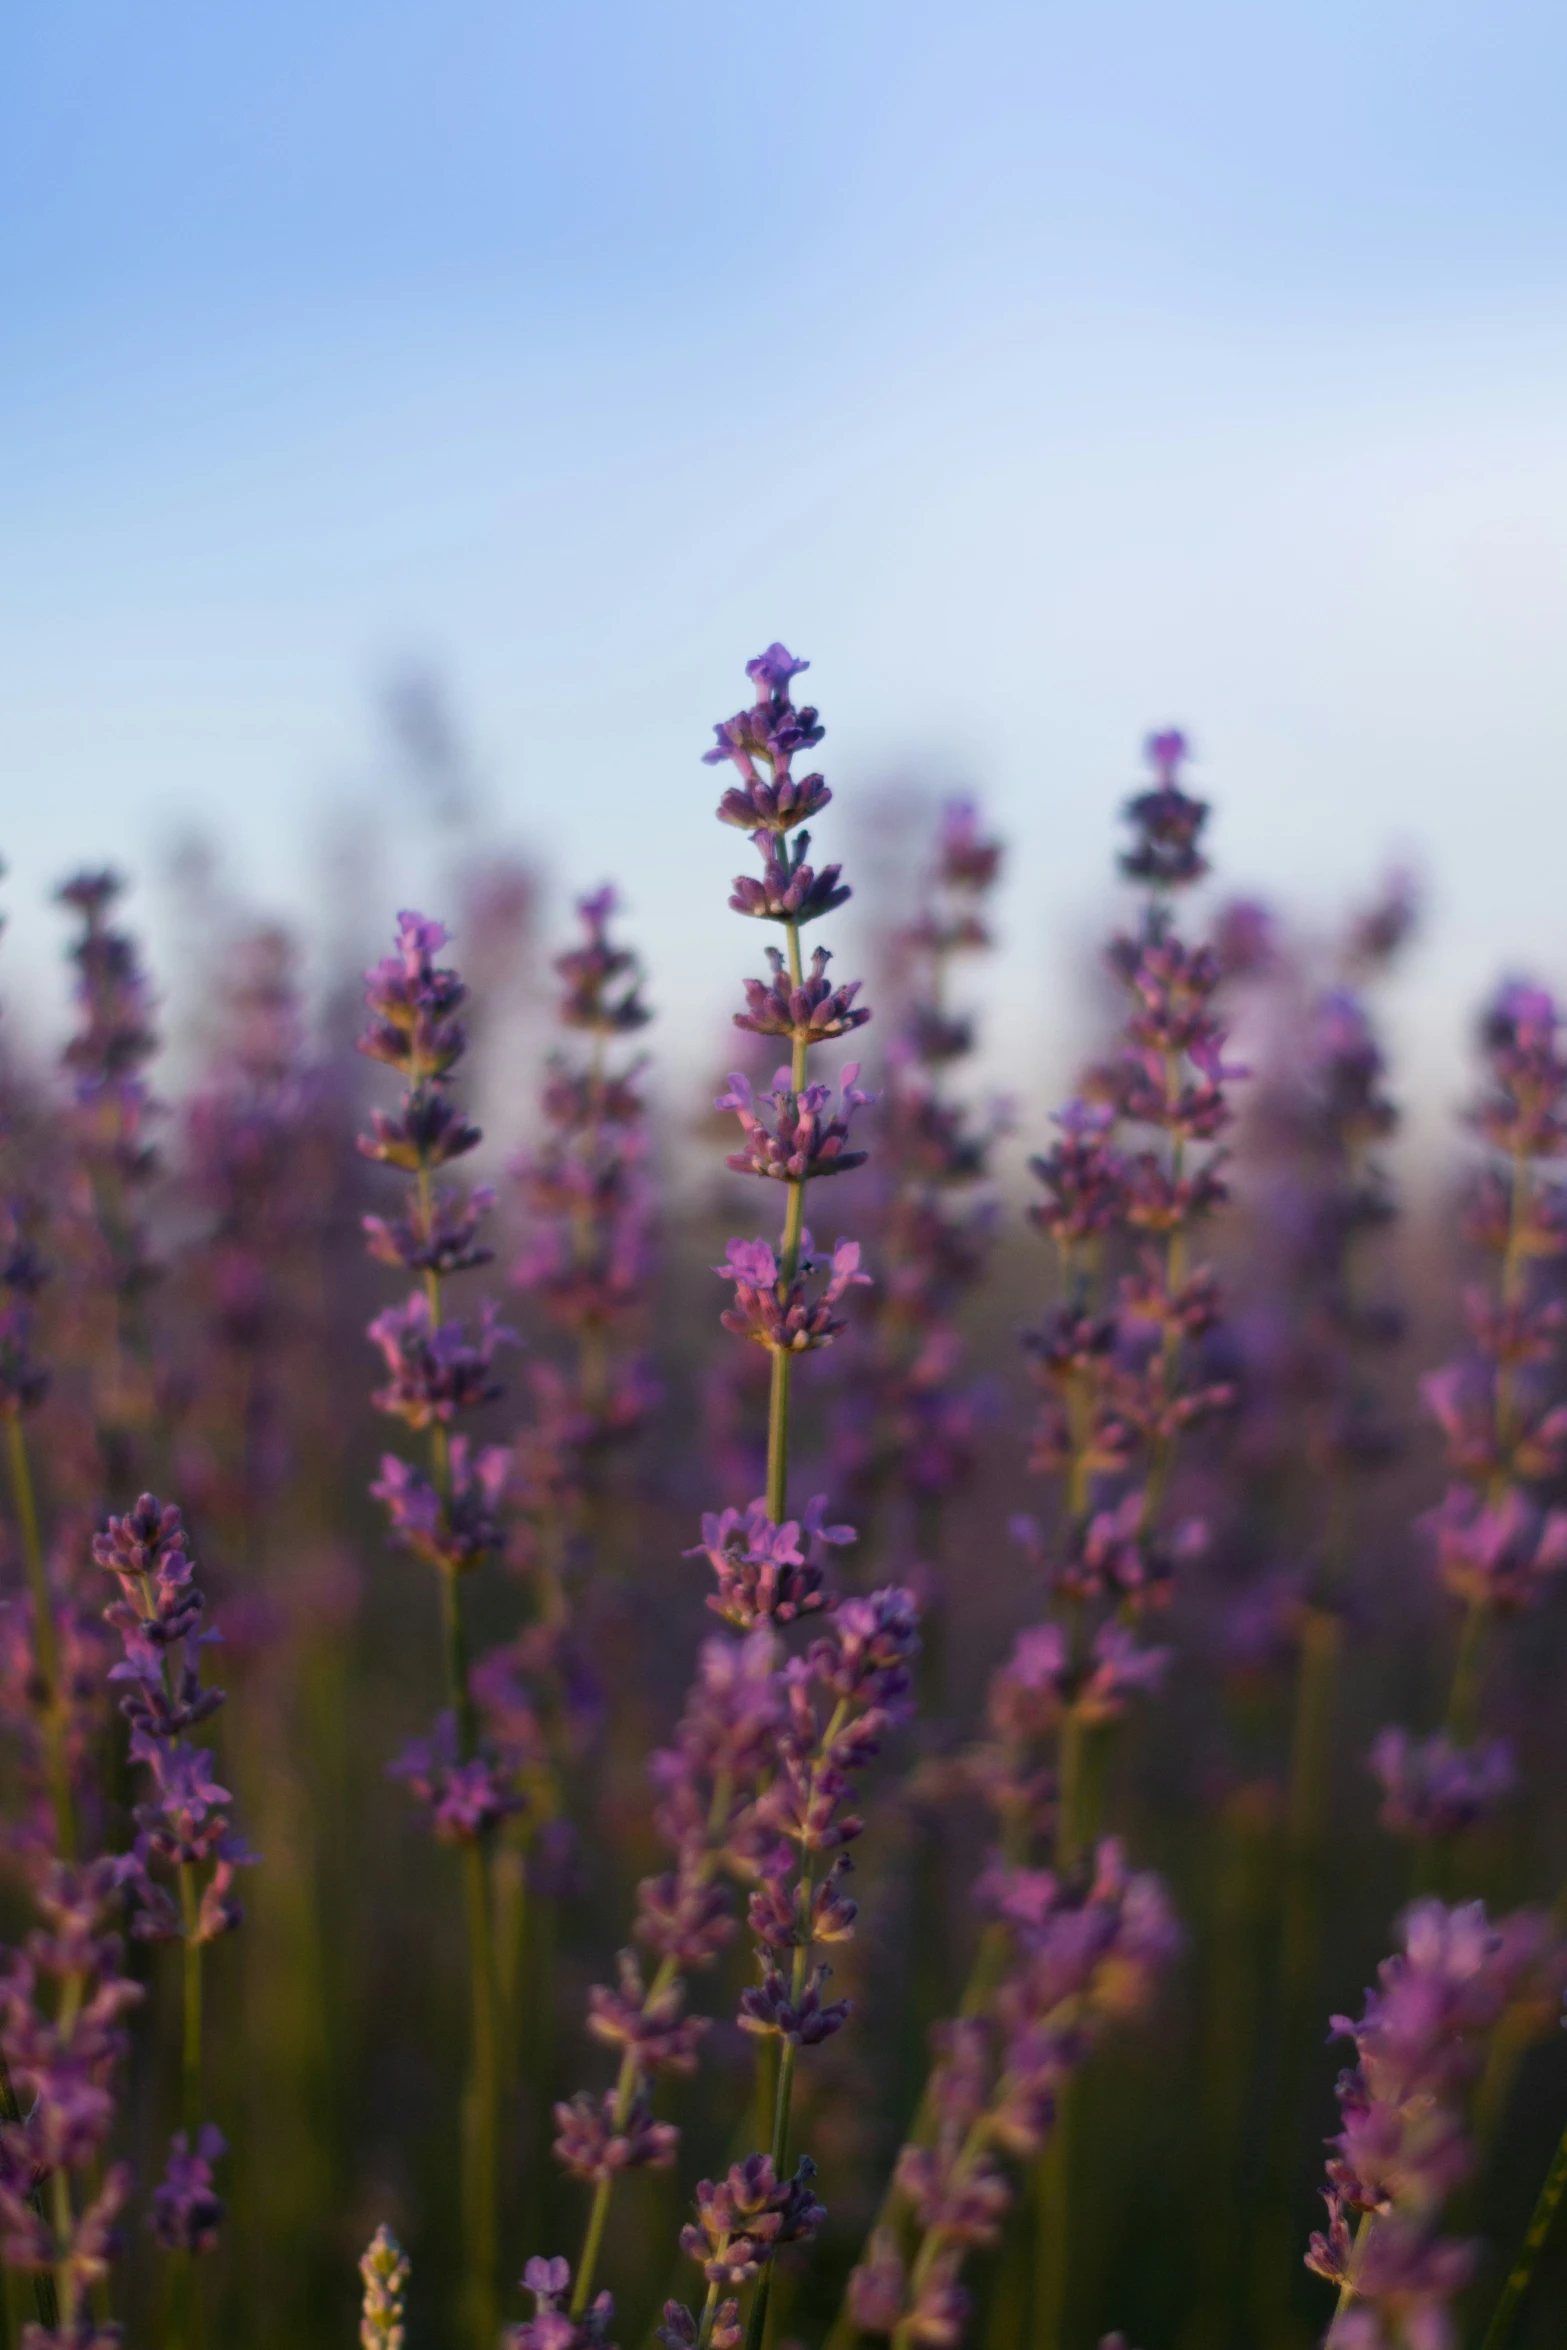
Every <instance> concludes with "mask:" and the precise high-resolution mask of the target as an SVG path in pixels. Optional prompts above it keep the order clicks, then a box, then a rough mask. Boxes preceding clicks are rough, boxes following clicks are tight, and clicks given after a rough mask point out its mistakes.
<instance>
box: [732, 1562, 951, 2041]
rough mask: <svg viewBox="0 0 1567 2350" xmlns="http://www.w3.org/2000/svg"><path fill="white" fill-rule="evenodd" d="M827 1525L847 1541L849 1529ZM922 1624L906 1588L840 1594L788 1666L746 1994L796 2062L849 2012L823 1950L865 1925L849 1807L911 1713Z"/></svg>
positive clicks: (745, 2003)
mask: <svg viewBox="0 0 1567 2350" xmlns="http://www.w3.org/2000/svg"><path fill="white" fill-rule="evenodd" d="M828 1531H829V1535H830V1536H837V1537H838V1538H840V1539H841V1538H842V1536H843V1535H844V1534H845V1533H846V1532H847V1529H846V1528H841V1527H834V1528H831V1529H829V1530H828ZM918 1624H919V1618H918V1612H917V1610H916V1607H915V1604H914V1600H913V1598H912V1596H911V1595H910V1593H908V1592H907V1591H901V1590H898V1589H896V1588H893V1587H890V1586H889V1587H888V1588H887V1589H885V1590H881V1591H875V1592H872V1593H870V1594H869V1595H868V1596H867V1597H865V1598H853V1599H843V1600H840V1601H839V1602H838V1604H837V1605H836V1607H835V1608H834V1609H833V1610H832V1612H831V1614H830V1615H829V1616H828V1619H827V1624H826V1629H825V1631H824V1632H823V1633H822V1634H821V1636H820V1637H818V1638H817V1639H815V1640H813V1641H812V1643H811V1645H810V1647H809V1649H808V1650H807V1651H806V1653H805V1655H804V1656H803V1657H798V1658H795V1659H793V1660H792V1661H791V1662H790V1663H789V1664H788V1665H786V1666H785V1667H784V1668H783V1671H782V1673H781V1675H780V1680H781V1683H782V1695H783V1709H782V1714H781V1719H780V1721H779V1725H778V1728H777V1731H776V1734H775V1739H774V1749H773V1768H772V1774H771V1776H770V1779H769V1782H768V1785H767V1786H766V1788H765V1789H764V1790H763V1792H762V1794H761V1796H760V1798H759V1800H758V1802H757V1805H756V1809H755V1825H756V1828H757V1830H758V1832H759V1834H760V1835H761V1836H762V1837H763V1838H764V1839H765V1843H764V1845H763V1847H762V1849H761V1850H760V1851H759V1852H758V1854H757V1856H756V1860H755V1864H754V1865H755V1873H756V1879H757V1882H756V1889H755V1891H754V1892H753V1893H752V1895H751V1899H750V1904H749V1907H748V1911H747V1920H748V1923H749V1925H750V1929H751V1934H752V1937H753V1939H754V1942H755V1948H756V1963H757V1972H758V1975H759V1978H760V1980H759V1981H758V1982H757V1983H755V1984H753V1985H751V1986H750V1987H749V1988H748V1989H746V1990H745V1991H743V1992H742V1993H741V1995H740V2023H741V2026H742V2028H743V2029H744V2030H746V2031H748V2032H751V2033H754V2034H755V2035H756V2036H757V2037H759V2038H771V2037H776V2038H778V2039H779V2040H780V2041H781V2042H782V2043H783V2044H784V2045H785V2048H786V2049H787V2050H788V2052H789V2055H790V2058H791V2060H792V2053H793V2051H794V2050H795V2049H797V2048H800V2047H813V2046H815V2045H816V2044H817V2043H818V2042H820V2041H822V2040H826V2039H830V2038H831V2037H832V2035H833V2034H834V2033H835V2032H837V2031H839V2030H841V2029H842V2027H843V2025H844V2024H845V2023H846V2022H847V2021H848V2015H849V2010H848V2006H847V2003H846V2002H845V2001H843V2000H835V1999H827V1998H825V1997H824V1996H823V1994H824V1991H825V1987H826V1983H827V1979H828V1975H829V1971H830V1970H829V1969H828V1967H827V1966H826V1965H825V1964H823V1963H821V1962H817V1961H815V1960H814V1955H813V1954H814V1952H815V1949H816V1946H817V1945H818V1944H819V1943H820V1944H831V1943H836V1942H845V1941H847V1940H848V1939H849V1938H850V1936H851V1935H852V1933H853V1931H854V1919H855V1905H854V1903H853V1902H852V1901H850V1900H849V1899H848V1898H847V1897H846V1895H845V1894H844V1892H843V1890H842V1879H843V1876H844V1874H845V1872H846V1870H847V1868H848V1865H849V1864H848V1848H849V1846H850V1845H851V1844H853V1843H854V1842H855V1841H856V1839H857V1838H858V1837H859V1836H860V1834H861V1833H862V1831H863V1827H864V1823H863V1821H862V1820H861V1819H860V1817H859V1815H858V1814H857V1813H856V1812H854V1811H853V1810H852V1809H851V1808H850V1797H851V1794H852V1791H853V1774H854V1773H856V1772H858V1771H861V1770H863V1769H864V1768H865V1767H866V1765H867V1764H868V1763H870V1762H871V1761H873V1760H874V1758H875V1756H876V1755H877V1754H878V1753H879V1751H880V1749H881V1745H882V1742H883V1740H884V1739H885V1737H886V1735H887V1732H888V1730H889V1729H890V1728H891V1727H892V1726H893V1725H894V1724H895V1723H897V1722H899V1721H902V1720H905V1719H906V1718H907V1716H908V1715H909V1713H910V1712H911V1711H912V1703H911V1693H912V1677H911V1673H910V1667H911V1665H912V1663H913V1661H914V1659H915V1657H916V1656H917V1655H918V1653H919V1629H918Z"/></svg>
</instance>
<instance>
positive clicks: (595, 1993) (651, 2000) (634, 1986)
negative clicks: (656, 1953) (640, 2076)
mask: <svg viewBox="0 0 1567 2350" xmlns="http://www.w3.org/2000/svg"><path fill="white" fill-rule="evenodd" d="M618 1964H619V1976H620V1979H619V1984H618V1986H617V1988H616V1989H614V1990H611V1989H609V1987H608V1986H607V1985H606V1984H603V1983H595V1984H594V1986H593V1988H592V1989H591V1990H590V1991H589V1993H588V2030H589V2031H590V2032H591V2033H592V2035H593V2037H594V2039H595V2040H601V2041H603V2043H604V2045H605V2046H606V2047H608V2048H619V2049H622V2050H625V2051H626V2052H628V2053H629V2054H631V2055H632V2056H634V2058H635V2060H636V2064H637V2069H638V2070H639V2072H642V2073H666V2072H667V2073H688V2072H690V2071H691V2070H692V2069H693V2068H694V2066H695V2064H696V2052H697V2047H698V2044H699V2043H700V2041H701V2038H702V2035H703V2033H704V2032H705V2031H706V2030H707V2019H706V2017H705V2016H688V2015H686V2014H685V2013H684V2012H683V2011H684V2007H685V1993H684V1991H683V1990H682V1988H681V1986H680V1984H679V1983H678V1982H676V1983H672V1984H670V1985H669V1987H668V1988H667V1989H665V1990H657V1989H655V1990H652V1991H650V1990H649V1988H648V1986H647V1984H646V1983H644V1981H643V1979H642V1970H641V1968H640V1967H639V1966H638V1964H637V1961H636V1957H635V1955H634V1954H633V1953H632V1952H631V1951H629V1950H623V1951H622V1952H621V1953H620V1958H619V1962H618Z"/></svg>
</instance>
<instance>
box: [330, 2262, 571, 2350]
mask: <svg viewBox="0 0 1567 2350" xmlns="http://www.w3.org/2000/svg"><path fill="white" fill-rule="evenodd" d="M522 2284H523V2290H524V2292H527V2293H531V2294H532V2295H533V2300H534V2315H533V2316H532V2317H531V2318H529V2319H527V2320H526V2321H525V2323H523V2324H522V2325H518V2326H508V2328H507V2329H506V2337H505V2339H506V2350H614V2344H613V2343H612V2342H611V2341H610V2339H609V2328H610V2325H611V2324H612V2322H613V2320H614V2315H615V2304H614V2301H613V2299H612V2298H611V2296H610V2295H609V2294H608V2293H600V2294H598V2295H596V2296H595V2298H594V2299H593V2300H592V2301H590V2302H589V2304H588V2306H587V2308H586V2309H585V2310H584V2311H583V2313H582V2315H581V2316H580V2317H577V2318H574V2317H570V2316H568V2315H567V2310H566V2304H567V2301H568V2300H569V2298H570V2294H571V2268H570V2264H569V2263H568V2262H566V2261H564V2260H561V2259H559V2258H556V2259H554V2260H540V2259H537V2258H535V2259H533V2260H530V2261H529V2262H528V2265H527V2267H526V2268H525V2269H524V2270H523V2272H522ZM365 2350H378V2346H377V2345H370V2344H367V2345H366V2346H365Z"/></svg>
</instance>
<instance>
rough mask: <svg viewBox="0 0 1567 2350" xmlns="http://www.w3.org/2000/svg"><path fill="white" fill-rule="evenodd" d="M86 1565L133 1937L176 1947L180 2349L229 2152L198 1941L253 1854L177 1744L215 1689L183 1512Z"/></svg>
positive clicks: (172, 2176) (157, 1519)
mask: <svg viewBox="0 0 1567 2350" xmlns="http://www.w3.org/2000/svg"><path fill="white" fill-rule="evenodd" d="M93 1557H94V1559H95V1560H96V1561H97V1563H98V1565H99V1566H100V1567H102V1568H103V1569H104V1570H105V1571H106V1572H107V1573H108V1574H111V1575H113V1576H114V1578H115V1580H116V1581H117V1583H118V1584H119V1587H120V1594H121V1596H120V1597H119V1598H118V1599H117V1600H115V1601H113V1602H111V1604H110V1605H109V1606H108V1607H107V1608H106V1609H105V1610H104V1615H105V1618H106V1620H107V1621H108V1622H109V1623H110V1624H111V1625H112V1626H113V1627H114V1629H115V1631H116V1632H117V1633H118V1634H119V1636H120V1640H121V1643H122V1645H123V1647H124V1651H125V1654H124V1658H123V1661H122V1662H121V1663H119V1664H117V1665H116V1666H115V1667H114V1668H113V1670H112V1672H111V1673H110V1675H109V1678H110V1680H111V1681H112V1682H116V1683H119V1684H120V1685H121V1686H122V1687H123V1688H124V1691H125V1694H124V1696H123V1697H122V1698H121V1700H120V1710H121V1711H122V1713H123V1714H124V1715H125V1718H126V1720H127V1721H128V1722H129V1724H130V1755H131V1760H132V1762H133V1763H140V1764H142V1765H143V1766H145V1768H146V1770H147V1772H148V1774H149V1776H150V1781H151V1792H150V1795H149V1797H148V1799H147V1800H146V1801H145V1802H142V1803H138V1804H137V1805H136V1807H135V1813H134V1817H135V1822H136V1831H137V1833H136V1845H135V1851H134V1866H133V1869H132V1871H131V1872H130V1873H129V1874H128V1876H127V1880H126V1881H127V1883H128V1884H129V1886H130V1889H131V1892H132V1896H133V1899H134V1902H135V1916H134V1919H133V1922H132V1927H131V1930H132V1932H133V1933H134V1934H135V1935H136V1936H137V1937H138V1938H139V1939H143V1940H148V1941H158V1942H178V1943H179V1944H180V1945H181V1949H182V1953H183V1962H184V1963H183V1980H182V1990H183V1998H182V2009H181V2065H180V2122H181V2126H180V2128H179V2130H178V2131H177V2132H176V2133H175V2135H174V2138H173V2141H172V2144H171V2146H170V2149H169V2158H168V2165H167V2168H166V2170H165V2173H164V2177H163V2180H162V2182H161V2184H160V2185H159V2186H158V2188H157V2189H156V2191H155V2193H154V2197H153V2219H154V2228H155V2232H156V2234H157V2238H158V2241H159V2243H160V2244H161V2245H162V2246H163V2247H164V2249H165V2251H167V2252H171V2253H173V2254H175V2255H176V2258H177V2266H176V2269H175V2293H174V2302H173V2315H172V2317H171V2321H170V2330H169V2340H170V2342H171V2343H172V2344H174V2345H178V2344H179V2343H181V2342H182V2341H183V2340H184V2338H185V2335H186V2333H187V2331H188V2330H189V2328H190V2325H191V2311H190V2295H191V2290H192V2282H193V2280H192V2269H191V2256H192V2255H193V2254H195V2253H198V2252H210V2251H211V2250H212V2249H213V2248H214V2246H215V2245H216V2243H217V2240H218V2228H219V2224H220V2222H221V2220H222V2217H223V2203H222V2200H221V2198H220V2197H219V2196H218V2194H217V2191H216V2187H215V2185H214V2179H213V2166H214V2164H215V2163H216V2162H217V2161H218V2159H219V2158H220V2157H221V2155H222V2154H223V2153H224V2152H225V2147H224V2142H223V2138H222V2136H221V2134H220V2133H219V2132H218V2130H217V2129H215V2128H214V2127H213V2125H212V2124H211V2123H210V2122H208V2121H207V2120H206V2118H205V2114H204V2110H203V2109H204V2101H205V2090H204V2086H203V2070H204V2066H203V2054H204V2033H203V2018H202V1990H203V1985H202V1963H203V1959H204V1957H205V1954H206V1950H207V1946H208V1944H209V1943H211V1942H214V1941H216V1940H217V1939H218V1938H219V1936H221V1935H224V1934H228V1933H231V1932H232V1931H233V1930H234V1928H235V1927H236V1926H237V1925H238V1924H239V1923H240V1919H241V1916H242V1914H243V1913H242V1911H241V1909H240V1905H239V1902H238V1900H237V1898H236V1897H235V1893H234V1880H235V1873H236V1871H237V1870H238V1869H240V1868H243V1867H245V1866H247V1865H248V1864H249V1863H250V1862H252V1861H253V1860H254V1859H255V1857H256V1855H255V1854H254V1853H252V1852H251V1851H249V1849H248V1848H247V1846H246V1844H245V1842H244V1839H243V1838H242V1837H241V1836H240V1835H239V1834H238V1833H237V1832H236V1830H235V1828H234V1826H233V1822H232V1820H231V1818H230V1816H229V1810H228V1807H229V1805H230V1803H231V1802H232V1800H233V1798H232V1797H231V1796H230V1794H229V1791H228V1789H227V1788H226V1787H224V1786H221V1785H220V1784H219V1783H218V1781H217V1779H216V1778H215V1777H214V1775H213V1769H212V1764H213V1756H212V1754H211V1752H210V1750H209V1749H208V1748H206V1747H201V1746H193V1745H191V1744H190V1743H189V1742H188V1740H187V1739H186V1736H185V1733H186V1732H187V1731H188V1730H191V1729H194V1728H195V1727H196V1725H197V1724H198V1723H200V1722H204V1721H206V1720H207V1719H208V1718H209V1717H210V1716H211V1715H212V1714H214V1713H215V1712H216V1711H217V1709H218V1707H219V1706H220V1705H221V1704H222V1703H223V1697H224V1693H223V1691H222V1690H221V1689H213V1688H208V1687H204V1686H203V1683H202V1676H201V1657H202V1650H203V1649H204V1648H205V1647H206V1646H207V1644H208V1642H209V1641H210V1640H211V1638H212V1637H213V1635H212V1634H211V1633H210V1632H209V1631H206V1630H205V1629H204V1624H205V1619H206V1603H205V1601H204V1599H203V1597H202V1594H201V1592H200V1590H199V1589H198V1588H197V1585H196V1581H195V1576H194V1572H193V1569H192V1564H191V1559H190V1555H189V1552H188V1550H187V1548H186V1536H185V1528H184V1525H183V1523H182V1521H181V1517H180V1513H179V1511H178V1510H177V1509H176V1508H175V1507H174V1505H173V1504H172V1503H168V1504H164V1503H162V1502H160V1501H158V1500H157V1498H156V1496H154V1495H153V1494H150V1493H144V1494H143V1495H142V1497H141V1499H140V1500H139V1501H138V1502H137V1504H136V1507H135V1508H134V1509H133V1510H129V1511H127V1512H126V1514H125V1515H124V1516H123V1517H119V1518H110V1520H109V1521H108V1524H107V1525H106V1527H105V1528H104V1530H103V1532H102V1533H101V1534H99V1535H98V1536H96V1537H95V1539H94V1542H93ZM155 1872H159V1873H155ZM165 1875H167V1876H171V1877H172V1878H173V1889H172V1890H171V1889H170V1886H169V1885H168V1884H167V1883H166V1882H165V1881H164V1879H165Z"/></svg>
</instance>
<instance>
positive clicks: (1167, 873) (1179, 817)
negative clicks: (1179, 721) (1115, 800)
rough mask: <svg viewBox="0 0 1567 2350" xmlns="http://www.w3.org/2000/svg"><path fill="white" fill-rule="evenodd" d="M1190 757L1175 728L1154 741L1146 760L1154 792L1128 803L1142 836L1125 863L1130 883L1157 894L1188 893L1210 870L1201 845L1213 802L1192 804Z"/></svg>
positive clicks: (1151, 739)
mask: <svg viewBox="0 0 1567 2350" xmlns="http://www.w3.org/2000/svg"><path fill="white" fill-rule="evenodd" d="M1189 755H1190V752H1189V746H1188V744H1187V741H1186V737H1185V736H1184V735H1183V734H1181V733H1180V732H1179V731H1178V730H1177V729H1176V728H1175V727H1167V728H1166V729H1165V730H1164V731H1163V732H1162V733H1160V734H1151V735H1150V736H1149V737H1148V741H1147V744H1146V745H1145V756H1146V758H1147V761H1148V764H1149V766H1150V767H1151V768H1152V769H1153V772H1154V778H1155V781H1154V788H1153V790H1152V791H1146V792H1140V793H1139V794H1138V795H1137V796H1136V797H1135V798H1134V799H1130V800H1128V801H1127V803H1126V816H1127V820H1128V822H1129V823H1131V824H1132V825H1133V827H1134V828H1135V831H1136V836H1137V837H1136V839H1135V842H1134V844H1133V846H1132V847H1131V848H1130V849H1129V850H1128V851H1127V852H1126V854H1125V855H1124V856H1123V857H1122V859H1121V870H1122V872H1123V873H1124V874H1125V875H1126V877H1127V879H1128V880H1129V881H1143V882H1147V883H1149V884H1150V885H1151V886H1152V887H1153V888H1155V889H1182V888H1185V887H1186V886H1187V885H1188V884H1189V883H1191V882H1194V881H1200V880H1201V879H1202V876H1203V875H1204V874H1205V873H1206V872H1207V870H1208V865H1207V860H1206V859H1205V858H1204V856H1203V855H1202V853H1201V851H1200V849H1199V848H1198V845H1197V844H1198V841H1199V839H1200V838H1201V834H1202V829H1203V826H1204V825H1205V824H1206V822H1207V820H1208V806H1207V802H1206V801H1204V800H1194V799H1192V798H1191V797H1190V796H1189V794H1188V793H1186V792H1185V791H1183V790H1182V788H1181V782H1180V774H1181V769H1182V767H1183V765H1184V764H1185V762H1186V760H1187V758H1188V757H1189Z"/></svg>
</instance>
